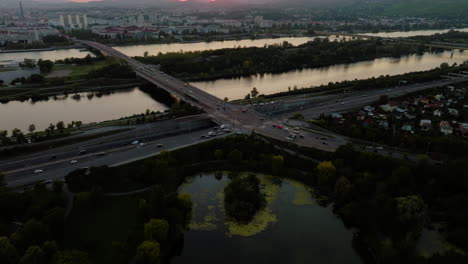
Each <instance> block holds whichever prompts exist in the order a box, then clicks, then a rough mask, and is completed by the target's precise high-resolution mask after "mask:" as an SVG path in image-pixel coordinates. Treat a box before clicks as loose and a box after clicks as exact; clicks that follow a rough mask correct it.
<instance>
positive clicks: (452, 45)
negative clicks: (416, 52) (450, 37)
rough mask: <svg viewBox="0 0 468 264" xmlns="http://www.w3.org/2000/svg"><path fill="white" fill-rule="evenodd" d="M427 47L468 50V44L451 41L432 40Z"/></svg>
mask: <svg viewBox="0 0 468 264" xmlns="http://www.w3.org/2000/svg"><path fill="white" fill-rule="evenodd" d="M425 45H426V47H430V48H437V49H448V50H461V51H463V50H468V44H464V43H449V42H431V43H429V44H425Z"/></svg>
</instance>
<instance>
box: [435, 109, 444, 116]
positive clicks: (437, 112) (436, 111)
mask: <svg viewBox="0 0 468 264" xmlns="http://www.w3.org/2000/svg"><path fill="white" fill-rule="evenodd" d="M434 116H442V111H440V110H435V111H434Z"/></svg>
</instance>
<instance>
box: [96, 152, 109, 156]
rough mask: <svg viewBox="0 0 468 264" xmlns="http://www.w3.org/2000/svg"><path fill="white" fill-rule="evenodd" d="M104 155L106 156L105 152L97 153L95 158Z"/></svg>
mask: <svg viewBox="0 0 468 264" xmlns="http://www.w3.org/2000/svg"><path fill="white" fill-rule="evenodd" d="M106 154H107V153H106V152H99V153H98V154H96V156H104V155H106Z"/></svg>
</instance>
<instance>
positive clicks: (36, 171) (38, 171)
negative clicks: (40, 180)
mask: <svg viewBox="0 0 468 264" xmlns="http://www.w3.org/2000/svg"><path fill="white" fill-rule="evenodd" d="M43 172H44V170H39V169H37V170H35V171H34V173H35V174H38V173H43Z"/></svg>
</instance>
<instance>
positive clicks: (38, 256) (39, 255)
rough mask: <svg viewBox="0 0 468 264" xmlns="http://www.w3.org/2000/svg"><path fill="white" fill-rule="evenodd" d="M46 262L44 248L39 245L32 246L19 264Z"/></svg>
mask: <svg viewBox="0 0 468 264" xmlns="http://www.w3.org/2000/svg"><path fill="white" fill-rule="evenodd" d="M43 263H44V264H45V263H46V260H45V255H44V252H43V251H42V249H41V248H40V247H38V246H30V247H29V248H28V250H26V253H24V255H23V257H22V258H21V259H20V261H19V264H43Z"/></svg>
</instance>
